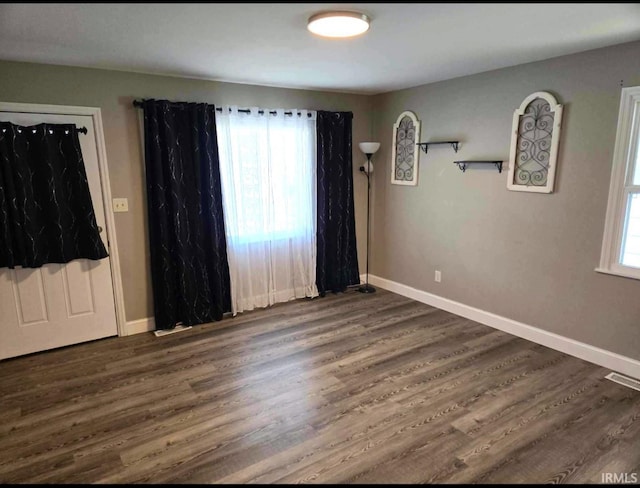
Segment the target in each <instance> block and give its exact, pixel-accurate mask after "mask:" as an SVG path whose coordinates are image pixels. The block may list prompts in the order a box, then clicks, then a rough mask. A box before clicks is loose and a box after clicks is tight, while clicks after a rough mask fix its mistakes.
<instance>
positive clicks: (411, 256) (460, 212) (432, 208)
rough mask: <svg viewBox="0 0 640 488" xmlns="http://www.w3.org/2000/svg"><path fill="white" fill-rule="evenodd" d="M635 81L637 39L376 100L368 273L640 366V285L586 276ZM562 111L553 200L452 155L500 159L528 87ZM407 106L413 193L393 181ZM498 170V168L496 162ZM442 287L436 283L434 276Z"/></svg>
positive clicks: (639, 71)
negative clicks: (395, 135) (397, 129)
mask: <svg viewBox="0 0 640 488" xmlns="http://www.w3.org/2000/svg"><path fill="white" fill-rule="evenodd" d="M638 84H640V42H634V43H629V44H622V45H619V46H614V47H610V48H605V49H599V50H594V51H589V52H585V53H580V54H576V55H571V56H564V57H559V58H555V59H551V60H547V61H542V62H537V63H531V64H526V65H520V66H516V67H512V68H506V69H501V70H497V71H491V72H487V73H482V74H478V75H474V76H467V77H463V78H457V79H453V80H448V81H444V82H440V83H434V84H429V85H423V86H420V87H416V88H411V89H407V90H402V91H396V92H391V93H386V94H382V95H377V96H375V97H373V107H374V129H373V136H374V140H379V141H381V142H382V147H381V150H380V152H379V153H378V154H376V155H375V159H374V163H377V166H376V171H377V174H376V178H375V186H374V196H373V199H374V229H373V236H374V237H373V239H372V245H373V248H372V263H371V266H370V272H371V273H373V274H376V275H378V276H381V277H384V278H387V279H390V280H393V281H397V282H399V283H403V284H406V285H409V286H412V287H415V288H418V289H420V290H425V291H427V292H430V293H434V294H437V295H440V296H443V297H446V298H449V299H452V300H456V301H459V302H462V303H464V304H467V305H471V306H473V307H477V308H480V309H483V310H486V311H489V312H493V313H496V314H499V315H503V316H505V317H508V318H511V319H514V320H517V321H521V322H524V323H526V324H529V325H532V326H535V327H539V328H541V329H544V330H547V331H551V332H555V333H557V334H560V335H563V336H566V337H569V338H573V339H576V340H579V341H583V342H586V343H588V344H592V345H594V346H598V347H601V348H604V349H608V350H611V351H614V352H617V353H620V354H623V355H626V356H630V357H633V358H636V359H640V281H638V280H633V279H627V278H622V277H617V276H610V275H603V274H599V273H596V272H595V271H594V268H595V267H596V266H597V265H598V263H599V257H600V248H601V244H602V236H603V229H604V218H605V212H606V206H607V196H608V190H609V181H610V174H611V165H612V156H613V148H614V142H615V135H616V124H617V117H618V108H619V103H620V90H621V85H623V86H634V85H638ZM542 90H544V91H550V92H551V93H553V94H554V95H555V96H556V98H557V99H558V101H559V103H562V104H563V105H564V115H563V121H562V132H561V137H560V148H559V156H558V171H557V173H556V186H555V191H554V193H552V194H532V193H523V192H512V191H508V190H507V189H506V179H507V172H506V171H504V172H503V173H502V174H499V173H498V172H497V171H496V170H495V169H486V170H482V169H477V168H470V169H468V170H467V171H466V173H462V172H461V171H460V170H459V169H458V168H457V167H456V166H455V165H454V164H452V161H454V160H464V159H496V160H505V161H507V160H508V157H509V146H510V140H511V123H512V116H513V111H514V110H515V109H516V108H517V107H518V106H519V105H520V103H521V102H522V100H523V99H524V98H525V97H526V96H527V95H529V94H530V93H532V92H535V91H542ZM403 110H413V111H414V112H415V113H416V114H417V115H418V119H419V120H421V121H422V137H421V140H422V141H437V140H450V139H459V140H460V141H462V144H461V148H460V150H459V152H458V153H457V154H455V153H454V152H453V150H452V149H451V147H450V146H435V147H432V148H430V149H429V153H428V155H425V154H424V153H422V154H421V161H420V167H419V183H418V186H417V187H406V186H398V185H391V183H390V171H391V156H390V150H391V139H392V126H393V123H394V122H395V119H396V118H397V116H398V115H399V114H400V113H401V112H402V111H403ZM505 166H506V164H505ZM435 269H439V270H441V271H442V283H435V282H434V279H433V277H434V270H435Z"/></svg>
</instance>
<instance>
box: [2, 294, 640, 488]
mask: <svg viewBox="0 0 640 488" xmlns="http://www.w3.org/2000/svg"><path fill="white" fill-rule="evenodd" d="M607 373H608V370H605V369H603V368H601V367H598V366H595V365H592V364H590V363H587V362H585V361H582V360H579V359H576V358H573V357H570V356H567V355H565V354H562V353H559V352H556V351H553V350H551V349H548V348H545V347H542V346H539V345H536V344H533V343H531V342H528V341H525V340H523V339H519V338H516V337H514V336H511V335H508V334H506V333H503V332H500V331H497V330H494V329H491V328H489V327H486V326H483V325H480V324H477V323H475V322H472V321H470V320H467V319H464V318H461V317H458V316H455V315H452V314H450V313H448V312H444V311H442V310H438V309H435V308H432V307H429V306H427V305H424V304H421V303H418V302H415V301H412V300H410V299H407V298H404V297H401V296H399V295H395V294H393V293H390V292H387V291H384V290H379V291H378V292H377V293H376V294H373V295H364V294H360V293H357V292H356V291H350V292H347V293H344V294H338V295H331V296H327V297H325V298H320V299H314V300H298V301H295V302H289V303H286V304H280V305H276V306H274V307H272V308H270V309H265V310H259V311H254V312H249V313H245V314H242V315H239V316H237V317H235V318H229V319H225V320H223V321H221V322H218V323H215V324H207V325H203V326H197V327H194V328H193V329H191V330H189V331H185V332H180V333H177V334H173V335H168V336H164V337H160V338H156V337H155V336H153V335H152V334H150V333H148V334H139V335H135V336H130V337H123V338H110V339H104V340H100V341H95V342H92V343H87V344H82V345H77V346H71V347H67V348H63V349H58V350H54V351H49V352H44V353H39V354H34V355H30V356H25V357H22V358H16V359H11V360H5V361H0V410H1V412H2V415H0V482H2V483H299V482H306V483H470V482H476V483H507V482H509V483H524V482H527V483H559V482H570V483H589V482H593V483H600V482H602V473H605V472H616V473H623V472H627V473H633V472H635V473H639V472H640V441H638V439H639V438H640V392H638V391H634V390H631V389H628V388H626V387H624V386H621V385H618V384H616V383H613V382H611V381H608V380H605V379H604V375H605V374H607Z"/></svg>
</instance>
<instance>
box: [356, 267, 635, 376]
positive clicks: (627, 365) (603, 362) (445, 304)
mask: <svg viewBox="0 0 640 488" xmlns="http://www.w3.org/2000/svg"><path fill="white" fill-rule="evenodd" d="M363 276H364V275H363ZM363 276H362V277H363ZM362 277H361V278H362ZM363 281H364V280H363ZM369 283H371V284H372V285H374V286H379V287H380V288H384V289H385V290H389V291H392V292H394V293H397V294H398V295H402V296H405V297H407V298H412V299H413V300H416V301H418V302H422V303H426V304H427V305H431V306H432V307H436V308H439V309H442V310H446V311H447V312H451V313H454V314H456V315H460V316H461V317H465V318H468V319H471V320H473V321H475V322H478V323H481V324H484V325H488V326H489V327H493V328H494V329H499V330H502V331H504V332H507V333H509V334H512V335H515V336H518V337H522V338H523V339H527V340H529V341H531V342H535V343H536V344H542V345H543V346H546V347H549V348H551V349H555V350H556V351H560V352H564V353H566V354H569V355H570V356H575V357H577V358H580V359H584V360H585V361H589V362H590V363H594V364H597V365H599V366H603V367H605V368H608V369H612V370H614V371H617V372H619V373H623V374H626V375H628V376H632V377H634V378H640V361H638V360H636V359H632V358H630V357H627V356H622V355H621V354H617V353H615V352H611V351H607V350H606V349H601V348H599V347H595V346H591V345H589V344H585V343H584V342H579V341H576V340H574V339H569V338H568V337H564V336H561V335H558V334H554V333H553V332H548V331H546V330H542V329H539V328H537V327H533V326H531V325H527V324H523V323H521V322H517V321H515V320H511V319H508V318H506V317H502V316H501V315H496V314H493V313H491V312H487V311H485V310H481V309H479V308H475V307H471V306H469V305H465V304H463V303H460V302H456V301H454V300H449V299H448V298H443V297H440V296H438V295H434V294H432V293H428V292H426V291H422V290H418V289H417V288H412V287H410V286H407V285H403V284H401V283H397V282H395V281H391V280H387V279H385V278H380V277H379V276H375V275H372V274H369Z"/></svg>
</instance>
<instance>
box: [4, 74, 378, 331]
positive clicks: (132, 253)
mask: <svg viewBox="0 0 640 488" xmlns="http://www.w3.org/2000/svg"><path fill="white" fill-rule="evenodd" d="M135 98H167V99H169V100H175V101H193V102H209V103H215V104H216V105H221V104H236V105H239V106H259V107H268V108H279V107H282V108H307V109H315V110H340V111H352V112H353V114H354V118H353V140H354V147H355V150H354V193H355V211H356V222H357V225H356V227H357V229H356V231H357V233H358V236H364V235H365V232H366V230H365V225H366V219H365V218H364V216H365V215H366V179H365V178H364V177H363V176H362V175H360V174H359V172H358V166H359V165H360V162H361V158H362V154H361V153H360V151H359V150H358V149H357V143H358V142H360V141H363V140H369V138H370V134H371V113H370V103H371V97H366V96H359V95H350V94H341V93H327V92H318V91H308V90H289V89H282V88H269V87H262V86H253V85H241V84H234V83H220V82H213V81H203V80H193V79H184V78H173V77H167V76H154V75H144V74H136V73H126V72H120V71H107V70H97V69H86V68H71V67H64V66H51V65H42V64H31V63H15V62H7V61H0V101H3V102H24V103H44V104H53V105H81V106H88V107H100V108H101V110H102V119H103V122H104V132H105V134H104V135H105V141H106V149H107V159H108V163H109V177H110V180H111V190H112V195H113V197H114V198H115V197H126V198H128V199H129V212H128V213H117V214H115V220H116V232H117V236H118V250H119V254H120V261H121V267H122V283H123V288H124V296H125V311H126V317H127V320H136V319H141V318H145V317H150V316H153V307H152V296H151V281H150V279H151V278H150V270H149V251H148V244H147V241H148V236H147V217H146V215H147V208H146V203H145V198H144V186H143V181H144V180H143V170H144V166H143V161H142V153H141V137H140V129H139V118H138V117H139V109H135V108H134V107H133V106H132V105H131V102H132V101H133V100H134V99H135ZM358 241H359V244H358V255H359V261H360V263H362V265H361V268H362V269H364V262H365V240H364V238H360V239H359V240H358Z"/></svg>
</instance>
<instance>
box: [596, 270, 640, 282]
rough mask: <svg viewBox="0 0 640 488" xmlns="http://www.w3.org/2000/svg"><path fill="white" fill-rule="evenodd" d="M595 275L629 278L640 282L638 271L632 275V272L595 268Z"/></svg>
mask: <svg viewBox="0 0 640 488" xmlns="http://www.w3.org/2000/svg"><path fill="white" fill-rule="evenodd" d="M595 271H596V272H597V273H603V274H609V275H614V276H622V277H623V278H631V279H633V280H640V270H638V272H636V273H634V272H633V271H618V270H614V269H606V268H596V269H595Z"/></svg>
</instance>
